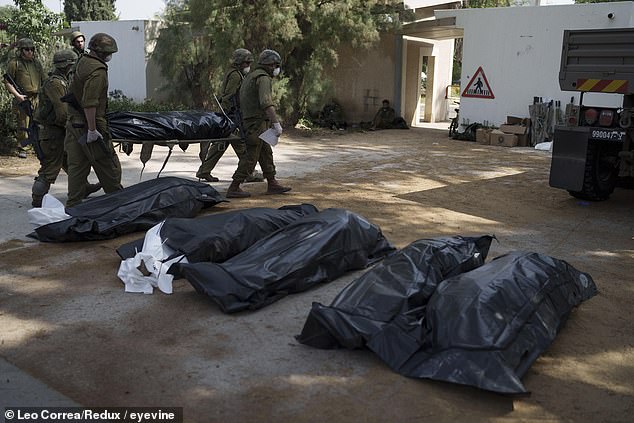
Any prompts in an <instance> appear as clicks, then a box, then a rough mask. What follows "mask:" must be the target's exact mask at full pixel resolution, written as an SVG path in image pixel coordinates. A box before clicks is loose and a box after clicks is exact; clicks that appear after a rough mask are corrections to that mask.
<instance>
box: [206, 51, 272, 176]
mask: <svg viewBox="0 0 634 423" xmlns="http://www.w3.org/2000/svg"><path fill="white" fill-rule="evenodd" d="M251 63H253V54H251V52H250V51H249V50H247V49H244V48H239V49H237V50H236V51H234V52H233V57H232V59H231V69H230V70H229V71H228V72H227V73H226V75H225V79H224V82H223V84H222V96H221V97H220V104H221V105H222V107H223V109H224V110H225V112H226V113H227V115H228V116H229V117H230V118H231V119H232V120H233V121H234V122H239V121H240V120H241V116H240V99H239V92H240V85H241V84H242V80H243V79H244V76H245V75H246V74H247V73H249V70H250V69H251ZM240 135H241V136H243V135H244V134H240ZM228 146H229V142H228V141H223V142H217V143H214V144H212V145H211V146H210V148H209V150H208V151H207V156H206V157H205V160H204V161H203V163H202V164H201V165H200V167H199V168H198V172H196V177H197V178H198V179H204V180H205V181H208V182H218V178H216V177H214V176H212V175H211V171H212V170H213V169H214V167H215V166H216V164H218V161H219V160H220V158H221V157H222V155H223V154H224V153H225V151H226V150H227V147H228ZM231 146H232V147H233V151H235V153H236V155H237V156H238V158H240V156H241V155H243V154H244V153H245V152H246V146H245V143H244V140H242V139H240V140H235V141H232V142H231ZM263 180H264V179H263V178H262V176H261V175H257V173H256V172H252V173H251V174H250V175H249V176H248V177H247V179H246V182H261V181H263Z"/></svg>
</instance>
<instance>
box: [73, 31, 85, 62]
mask: <svg viewBox="0 0 634 423" xmlns="http://www.w3.org/2000/svg"><path fill="white" fill-rule="evenodd" d="M70 45H71V46H72V48H73V52H75V55H76V56H77V58H78V59H79V57H81V56H82V55H83V54H84V53H85V52H86V49H85V45H86V37H84V34H82V33H81V32H79V31H73V32H72V33H71V34H70Z"/></svg>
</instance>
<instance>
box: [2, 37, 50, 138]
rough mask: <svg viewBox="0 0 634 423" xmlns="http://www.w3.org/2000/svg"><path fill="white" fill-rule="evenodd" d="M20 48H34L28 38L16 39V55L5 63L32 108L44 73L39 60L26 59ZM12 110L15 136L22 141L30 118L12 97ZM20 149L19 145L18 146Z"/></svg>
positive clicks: (35, 103)
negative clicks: (14, 115) (15, 129)
mask: <svg viewBox="0 0 634 423" xmlns="http://www.w3.org/2000/svg"><path fill="white" fill-rule="evenodd" d="M22 48H34V44H33V41H32V40H31V39H28V38H23V39H21V40H19V41H18V50H19V51H18V55H17V56H16V57H14V58H13V59H11V60H10V61H9V64H8V65H7V74H8V75H9V76H10V77H11V78H13V80H14V81H15V82H16V84H18V85H19V86H20V88H21V89H22V90H23V91H24V93H25V94H26V96H27V98H28V99H29V100H30V101H31V104H32V106H33V110H35V108H36V107H37V93H38V91H39V89H40V87H41V85H42V83H43V82H44V78H45V77H46V74H45V73H44V69H43V68H42V64H41V63H40V61H39V60H37V59H36V58H35V57H33V59H32V60H26V59H25V58H24V56H23V53H22ZM13 110H14V112H15V114H16V120H17V123H18V132H17V134H16V138H17V139H18V141H23V140H26V139H27V138H28V133H27V131H26V128H28V127H29V122H30V118H29V116H28V115H27V114H26V113H25V112H24V111H23V110H22V109H20V108H18V102H17V100H16V99H14V102H13ZM18 148H19V149H21V147H18Z"/></svg>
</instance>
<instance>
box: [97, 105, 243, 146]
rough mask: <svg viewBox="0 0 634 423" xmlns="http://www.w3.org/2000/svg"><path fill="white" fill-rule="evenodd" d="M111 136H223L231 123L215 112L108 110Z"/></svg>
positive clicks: (231, 127) (150, 138) (156, 138)
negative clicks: (110, 111)
mask: <svg viewBox="0 0 634 423" xmlns="http://www.w3.org/2000/svg"><path fill="white" fill-rule="evenodd" d="M107 119H108V126H109V127H110V135H111V136H112V138H113V139H127V140H143V141H157V142H158V141H161V140H163V141H166V140H199V139H213V138H226V137H228V136H229V135H230V134H231V133H232V132H233V131H234V130H235V126H234V125H233V124H232V123H231V121H230V120H229V119H227V118H226V117H225V116H223V115H221V114H218V113H215V112H205V111H198V110H188V111H182V112H178V111H177V112H113V113H108V115H107Z"/></svg>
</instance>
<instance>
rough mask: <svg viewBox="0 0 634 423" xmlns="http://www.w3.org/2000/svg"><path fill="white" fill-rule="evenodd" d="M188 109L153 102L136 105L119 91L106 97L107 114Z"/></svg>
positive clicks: (178, 105) (177, 104) (172, 104)
mask: <svg viewBox="0 0 634 423" xmlns="http://www.w3.org/2000/svg"><path fill="white" fill-rule="evenodd" d="M188 109H189V108H188V107H187V106H185V105H184V104H182V103H169V102H168V103H158V102H155V101H153V100H145V101H144V102H143V103H137V102H136V101H134V100H132V99H131V98H128V97H126V96H125V95H124V94H123V93H122V92H121V90H115V91H111V92H110V93H109V96H108V112H170V111H174V110H188Z"/></svg>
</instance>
